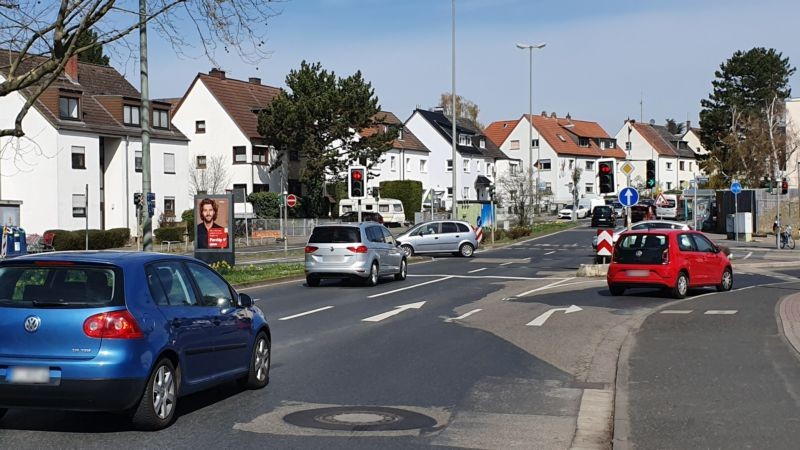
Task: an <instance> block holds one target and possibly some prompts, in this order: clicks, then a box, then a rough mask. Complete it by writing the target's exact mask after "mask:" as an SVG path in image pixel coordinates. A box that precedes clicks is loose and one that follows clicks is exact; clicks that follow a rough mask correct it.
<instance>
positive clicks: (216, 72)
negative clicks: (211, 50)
mask: <svg viewBox="0 0 800 450" xmlns="http://www.w3.org/2000/svg"><path fill="white" fill-rule="evenodd" d="M208 74H209V75H210V76H212V77H214V78H217V79H220V80H224V79H225V71H224V70H220V69H218V68H216V67H214V68H213V69H211V70H209V71H208Z"/></svg>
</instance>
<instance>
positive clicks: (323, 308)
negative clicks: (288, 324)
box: [278, 306, 333, 320]
mask: <svg viewBox="0 0 800 450" xmlns="http://www.w3.org/2000/svg"><path fill="white" fill-rule="evenodd" d="M331 308H333V306H324V307H322V308H317V309H312V310H311V311H306V312H301V313H299V314H295V315H293V316H286V317H281V318H280V319H278V320H292V319H296V318H298V317H303V316H307V315H309V314H314V313H318V312H320V311H325V310H327V309H331Z"/></svg>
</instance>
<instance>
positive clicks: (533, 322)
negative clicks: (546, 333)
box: [525, 305, 583, 327]
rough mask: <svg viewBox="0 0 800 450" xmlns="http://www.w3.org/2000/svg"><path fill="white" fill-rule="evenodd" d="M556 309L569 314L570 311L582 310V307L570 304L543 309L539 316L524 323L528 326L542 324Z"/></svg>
mask: <svg viewBox="0 0 800 450" xmlns="http://www.w3.org/2000/svg"><path fill="white" fill-rule="evenodd" d="M556 311H564V314H570V313H574V312H578V311H583V308H581V307H580V306H575V305H570V306H569V307H568V308H553V309H551V310H549V311H545V312H544V313H543V314H541V315H540V316H539V317H537V318H535V319H533V320H531V321H530V322H528V323H527V324H525V326H528V327H540V326H542V325H544V323H545V322H547V319H549V318H550V316H552V315H553V313H555V312H556Z"/></svg>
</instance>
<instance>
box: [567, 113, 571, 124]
mask: <svg viewBox="0 0 800 450" xmlns="http://www.w3.org/2000/svg"><path fill="white" fill-rule="evenodd" d="M566 118H567V121H568V122H572V116H571V115H570V113H567V117H566Z"/></svg>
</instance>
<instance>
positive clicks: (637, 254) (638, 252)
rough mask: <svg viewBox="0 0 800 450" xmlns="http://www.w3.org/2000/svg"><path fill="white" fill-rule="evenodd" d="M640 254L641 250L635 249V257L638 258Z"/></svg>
mask: <svg viewBox="0 0 800 450" xmlns="http://www.w3.org/2000/svg"><path fill="white" fill-rule="evenodd" d="M640 256H642V251H641V250H636V257H637V258H638V257H640Z"/></svg>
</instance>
